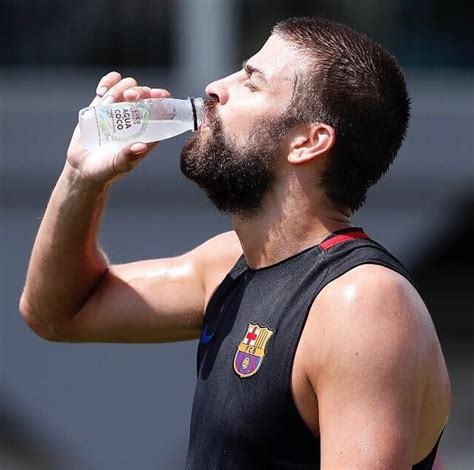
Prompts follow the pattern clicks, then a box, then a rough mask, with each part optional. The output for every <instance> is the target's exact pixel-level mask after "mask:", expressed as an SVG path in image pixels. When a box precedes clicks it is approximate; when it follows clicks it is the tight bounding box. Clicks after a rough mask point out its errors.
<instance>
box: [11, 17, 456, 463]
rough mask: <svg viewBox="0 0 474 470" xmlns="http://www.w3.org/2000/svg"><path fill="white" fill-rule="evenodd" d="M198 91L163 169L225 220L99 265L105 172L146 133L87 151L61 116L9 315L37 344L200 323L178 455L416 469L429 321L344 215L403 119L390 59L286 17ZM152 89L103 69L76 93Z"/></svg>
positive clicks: (391, 150) (399, 78) (120, 171)
mask: <svg viewBox="0 0 474 470" xmlns="http://www.w3.org/2000/svg"><path fill="white" fill-rule="evenodd" d="M206 92H207V95H208V96H209V100H208V101H207V104H206V109H205V123H204V124H203V126H202V127H201V129H200V132H199V133H198V134H196V135H194V136H192V137H191V138H190V140H189V142H188V143H187V144H186V146H185V147H184V149H183V151H182V155H181V168H182V171H183V173H184V174H185V175H186V176H187V177H189V178H190V179H192V180H193V181H195V182H197V183H198V184H199V185H200V186H201V187H202V188H203V189H204V190H205V191H206V193H207V195H208V196H209V198H210V199H211V201H212V202H213V203H214V204H215V205H216V206H217V208H218V209H220V210H222V211H225V212H227V213H229V214H230V215H231V218H232V223H233V227H234V231H232V232H228V233H223V234H221V235H218V236H216V237H214V238H212V239H210V240H208V241H207V242H205V243H204V244H202V245H201V246H198V247H197V248H195V249H194V250H192V251H191V252H189V253H186V254H184V255H182V256H179V257H176V258H169V259H160V260H149V261H141V262H136V263H130V264H125V265H112V264H110V263H109V261H108V259H107V257H106V255H105V254H104V253H103V251H102V250H101V249H100V247H99V246H98V243H97V233H98V229H99V222H100V218H101V215H102V212H103V210H104V206H105V200H106V197H107V192H108V189H109V188H110V186H111V184H112V183H114V182H115V181H117V180H118V179H119V178H120V177H122V176H123V175H124V174H126V173H127V172H128V171H130V170H132V169H133V168H134V167H135V166H136V165H138V164H139V163H140V162H141V161H142V160H143V158H144V157H145V156H146V155H147V154H148V152H149V151H150V150H151V149H152V148H153V145H147V144H143V143H135V144H133V145H128V146H126V147H124V148H123V149H122V150H120V151H119V152H116V151H114V150H110V149H107V148H104V149H101V150H98V151H92V152H91V151H86V150H85V149H84V148H82V146H81V142H80V135H79V132H78V130H77V129H76V131H75V133H74V135H73V138H72V141H71V144H70V147H69V150H68V153H67V160H66V164H65V167H64V171H63V173H62V175H61V177H60V178H59V181H58V183H57V185H56V187H55V189H54V191H53V194H52V196H51V200H50V202H49V205H48V208H47V210H46V213H45V215H44V218H43V220H42V223H41V226H40V229H39V232H38V236H37V239H36V242H35V245H34V248H33V252H32V256H31V261H30V266H29V269H28V274H27V280H26V286H25V290H24V293H23V296H22V299H21V305H20V309H21V312H22V314H23V316H24V318H25V320H26V321H27V323H28V324H29V325H30V326H31V328H32V329H33V330H34V331H35V332H36V333H37V334H39V335H40V336H42V337H44V338H46V339H48V340H53V341H73V342H137V343H138V342H161V341H179V340H189V339H196V338H200V345H199V350H198V382H197V387H196V394H195V399H194V406H193V415H192V424H191V435H190V443H189V451H188V458H187V468H190V469H204V468H206V469H208V468H209V469H211V468H212V469H231V468H238V469H240V468H251V469H254V468H255V469H261V468H275V469H280V468H281V469H284V468H288V469H290V468H298V469H303V468H305V469H306V468H317V467H318V466H320V467H321V468H323V469H335V468H337V469H348V468H350V469H396V470H399V469H408V468H412V467H413V468H417V469H426V468H431V467H432V464H433V461H434V458H435V454H436V448H437V445H438V442H439V438H440V435H441V433H442V430H443V428H444V425H445V423H446V420H447V417H448V414H449V409H450V387H449V379H448V375H447V371H446V366H445V363H444V359H443V355H442V352H441V349H440V345H439V342H438V339H437V336H436V332H435V329H434V327H433V324H432V322H431V319H430V316H429V314H428V312H427V310H426V307H425V305H424V304H423V301H422V300H421V298H420V296H419V294H418V293H417V291H416V289H415V288H414V287H413V284H412V282H411V281H410V277H409V274H408V273H407V272H406V270H405V269H404V268H403V266H401V264H400V263H399V262H398V261H397V260H396V259H395V258H393V257H392V256H391V255H390V254H389V253H388V252H387V251H386V250H385V249H383V248H382V247H381V246H380V245H379V244H377V243H376V242H374V241H372V240H370V239H369V237H368V236H367V235H366V234H365V233H364V232H363V231H362V230H361V229H359V228H354V227H352V226H351V223H350V217H351V215H352V213H353V212H354V211H356V210H357V209H359V208H360V206H361V205H362V204H363V202H364V200H365V194H366V191H367V189H368V188H369V187H370V186H371V185H373V184H374V183H375V182H376V181H377V180H378V179H379V178H380V177H381V176H382V175H383V174H384V173H385V171H386V170H387V169H388V167H389V165H390V163H391V162H392V160H393V158H394V157H395V155H396V153H397V151H398V149H399V147H400V145H401V142H402V140H403V137H404V135H405V132H406V128H407V122H408V115H409V99H408V96H407V92H406V87H405V82H404V79H403V74H402V72H401V71H400V69H399V67H398V65H397V63H396V61H395V60H394V59H393V57H391V56H390V55H389V54H388V53H387V52H386V51H384V50H383V49H382V48H381V47H380V46H378V45H377V44H375V43H374V42H373V41H371V40H370V39H369V38H367V37H365V36H363V35H361V34H358V33H356V32H354V31H352V30H351V29H349V28H347V27H344V26H342V25H338V24H335V23H332V22H329V21H325V20H320V19H310V18H295V19H290V20H286V21H283V22H281V23H279V24H277V25H276V26H275V28H274V30H273V32H272V35H271V36H270V38H269V39H268V41H267V42H266V43H265V45H264V46H263V48H262V49H261V50H260V51H259V52H257V53H256V54H255V55H254V56H253V57H251V58H250V59H249V60H248V61H246V62H245V63H244V65H243V68H242V70H240V71H238V72H236V73H234V74H232V75H230V76H228V77H225V78H223V79H221V80H218V81H216V82H213V83H211V84H210V85H208V87H207V89H206ZM164 96H169V94H168V92H166V91H165V90H159V89H150V88H148V87H144V86H138V85H137V83H136V81H135V80H133V79H132V78H124V79H122V78H121V76H120V75H119V74H118V73H116V72H111V73H109V74H108V75H106V76H105V77H104V78H103V79H102V80H101V81H100V83H99V86H98V89H97V97H96V98H95V100H94V101H93V104H94V103H99V102H102V103H108V102H114V101H115V102H116V101H122V100H129V101H134V100H138V99H144V98H149V97H164Z"/></svg>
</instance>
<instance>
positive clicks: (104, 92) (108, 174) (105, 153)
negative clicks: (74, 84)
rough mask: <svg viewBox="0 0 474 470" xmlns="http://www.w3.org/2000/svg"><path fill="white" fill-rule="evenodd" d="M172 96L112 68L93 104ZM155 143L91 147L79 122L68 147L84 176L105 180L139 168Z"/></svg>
mask: <svg viewBox="0 0 474 470" xmlns="http://www.w3.org/2000/svg"><path fill="white" fill-rule="evenodd" d="M170 96H171V95H170V93H169V92H168V91H166V90H163V89H159V88H149V87H146V86H138V84H137V81H136V80H135V79H134V78H130V77H129V78H123V79H122V77H121V75H120V74H119V73H118V72H110V73H108V74H107V75H105V76H104V77H103V78H102V79H101V80H100V82H99V84H98V86H97V90H96V97H95V98H94V100H93V101H92V103H91V104H90V106H94V105H97V104H100V103H103V104H110V103H114V102H115V103H117V102H120V101H138V100H144V99H147V98H168V97H170ZM155 146H156V142H155V143H151V144H145V143H134V144H130V145H126V146H124V147H123V148H121V149H113V148H107V147H103V148H99V149H96V150H87V149H85V148H84V147H83V146H82V144H81V135H80V130H79V126H76V129H75V130H74V134H73V136H72V139H71V143H70V144H69V148H68V151H67V163H68V164H69V165H70V166H72V167H73V168H74V169H75V170H77V171H79V172H80V174H81V177H83V178H86V179H87V180H89V181H91V182H94V183H101V184H105V183H110V182H112V181H114V180H116V179H118V178H119V177H120V176H122V175H124V174H125V173H127V172H129V171H130V170H132V169H133V168H135V166H137V165H138V163H139V162H140V161H142V160H143V159H144V157H145V156H146V155H148V153H149V152H150V151H151V150H152V149H153V148H154V147H155Z"/></svg>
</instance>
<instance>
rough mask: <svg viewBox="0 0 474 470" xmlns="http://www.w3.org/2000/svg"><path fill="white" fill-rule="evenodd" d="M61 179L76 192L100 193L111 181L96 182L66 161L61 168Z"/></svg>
mask: <svg viewBox="0 0 474 470" xmlns="http://www.w3.org/2000/svg"><path fill="white" fill-rule="evenodd" d="M62 177H63V178H65V179H66V181H67V182H68V184H69V185H70V186H72V187H74V188H76V189H77V190H81V191H87V192H96V193H102V192H104V191H106V190H107V189H108V187H109V186H110V184H111V181H97V180H96V179H93V178H90V177H88V176H86V175H84V173H83V172H82V171H81V170H79V169H78V168H76V167H74V166H73V165H71V163H69V161H68V160H67V159H66V163H65V165H64V168H63V172H62Z"/></svg>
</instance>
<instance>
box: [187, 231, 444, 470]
mask: <svg viewBox="0 0 474 470" xmlns="http://www.w3.org/2000/svg"><path fill="white" fill-rule="evenodd" d="M361 264H377V265H381V266H385V267H387V268H389V269H392V270H394V271H396V272H398V273H399V274H401V275H402V276H404V277H405V278H407V279H408V280H409V281H410V282H411V283H412V284H413V285H414V283H413V281H412V279H411V278H410V275H409V274H408V272H407V270H406V269H405V268H404V267H403V266H402V264H401V263H400V262H399V261H398V260H397V259H396V258H395V257H394V256H392V255H391V254H390V253H389V252H388V251H387V250H386V249H385V248H383V247H382V246H381V245H379V244H378V243H376V242H374V241H373V240H370V239H369V238H368V236H367V235H366V234H365V233H364V232H363V231H362V229H360V228H352V227H351V228H349V229H343V230H339V231H337V232H334V233H332V234H331V235H329V237H327V238H326V239H325V240H324V241H323V242H321V243H320V244H318V245H316V246H314V247H311V248H308V249H306V250H303V251H302V252H300V253H298V254H296V255H294V256H292V257H290V258H287V259H285V260H283V261H281V262H279V263H276V264H273V265H271V266H267V267H264V268H261V269H255V270H254V269H251V268H249V267H248V266H247V264H246V261H245V258H244V256H243V255H242V256H241V257H240V259H239V260H238V261H237V263H236V264H235V266H234V267H233V268H232V269H231V271H230V272H229V273H228V275H227V276H226V277H225V279H224V280H223V281H222V283H221V284H220V285H219V286H218V288H217V289H216V290H215V292H214V294H213V296H212V298H211V300H210V302H209V304H208V307H207V309H206V312H205V316H204V322H203V329H202V332H201V338H200V343H199V346H198V354H197V384H196V391H195V395H194V402H193V409H192V416H191V428H190V439H189V448H188V456H187V461H186V469H188V470H203V469H206V470H208V469H209V470H211V469H212V470H214V469H225V470H231V469H246V470H253V469H258V470H260V469H301V470H303V469H312V470H314V469H315V468H319V465H320V445H319V444H320V443H319V439H318V437H316V436H315V435H314V434H313V433H312V432H311V431H310V429H309V428H308V427H307V425H306V423H305V422H304V421H303V419H302V417H301V416H300V414H299V412H298V410H297V408H296V405H295V403H294V401H293V397H292V394H291V387H290V385H291V372H292V366H293V359H294V356H295V352H296V348H297V345H298V342H299V339H300V336H301V333H302V331H303V328H304V325H305V322H306V318H307V315H308V313H309V310H310V308H311V306H312V304H313V302H314V299H315V298H316V296H317V295H318V293H319V292H321V290H322V289H323V288H324V287H325V286H326V285H327V284H329V283H330V282H331V281H333V280H334V279H336V278H338V277H339V276H341V275H343V274H344V273H346V272H347V271H349V270H350V269H353V268H355V267H356V266H359V265H361ZM438 442H439V440H438ZM437 446H438V443H437V444H436V446H435V447H434V448H433V450H432V451H431V453H430V454H429V455H428V456H427V457H426V458H425V459H423V461H421V462H420V463H418V464H417V465H415V466H414V467H413V469H416V470H427V469H431V468H432V465H433V461H434V458H435V456H436V449H437Z"/></svg>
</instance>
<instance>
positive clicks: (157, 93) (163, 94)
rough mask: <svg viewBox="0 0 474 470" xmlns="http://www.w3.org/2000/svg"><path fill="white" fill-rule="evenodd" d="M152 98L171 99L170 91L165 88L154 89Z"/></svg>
mask: <svg viewBox="0 0 474 470" xmlns="http://www.w3.org/2000/svg"><path fill="white" fill-rule="evenodd" d="M151 97H152V98H171V93H170V92H169V91H168V90H165V89H163V88H152V89H151Z"/></svg>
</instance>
